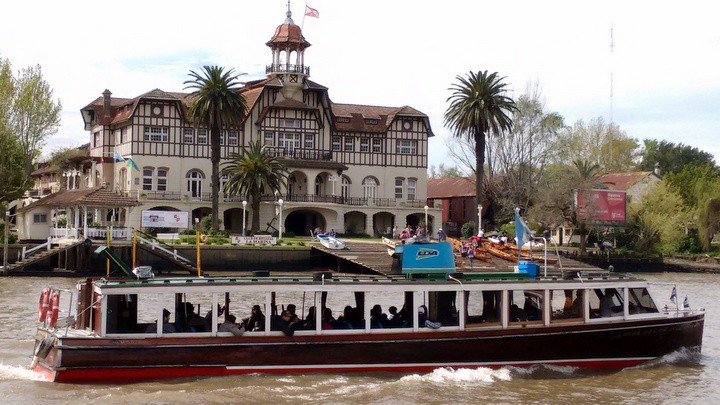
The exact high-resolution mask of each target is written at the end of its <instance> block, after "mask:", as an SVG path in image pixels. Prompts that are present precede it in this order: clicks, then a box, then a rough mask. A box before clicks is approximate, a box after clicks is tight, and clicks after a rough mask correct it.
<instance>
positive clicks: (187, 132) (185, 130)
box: [183, 128, 195, 143]
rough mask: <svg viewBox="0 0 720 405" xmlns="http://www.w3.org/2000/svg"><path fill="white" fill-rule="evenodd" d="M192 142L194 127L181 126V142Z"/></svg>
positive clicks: (193, 139) (193, 140)
mask: <svg viewBox="0 0 720 405" xmlns="http://www.w3.org/2000/svg"><path fill="white" fill-rule="evenodd" d="M188 135H189V138H188ZM188 139H189V140H188ZM194 142H195V129H193V128H183V143H194Z"/></svg>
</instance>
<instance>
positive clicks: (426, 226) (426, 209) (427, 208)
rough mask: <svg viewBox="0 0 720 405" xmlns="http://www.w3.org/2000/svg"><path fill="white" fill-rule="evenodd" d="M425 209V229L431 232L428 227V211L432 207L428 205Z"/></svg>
mask: <svg viewBox="0 0 720 405" xmlns="http://www.w3.org/2000/svg"><path fill="white" fill-rule="evenodd" d="M423 209H424V210H425V229H426V230H427V231H430V226H428V220H427V212H428V210H429V209H430V207H428V206H427V205H426V206H425V207H423Z"/></svg>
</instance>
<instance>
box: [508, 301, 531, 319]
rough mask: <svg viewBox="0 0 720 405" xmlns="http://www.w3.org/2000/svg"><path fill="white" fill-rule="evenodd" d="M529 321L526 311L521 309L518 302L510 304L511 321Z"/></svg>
mask: <svg viewBox="0 0 720 405" xmlns="http://www.w3.org/2000/svg"><path fill="white" fill-rule="evenodd" d="M524 321H527V316H526V315H525V311H523V310H522V309H520V307H519V306H517V304H512V305H510V322H524Z"/></svg>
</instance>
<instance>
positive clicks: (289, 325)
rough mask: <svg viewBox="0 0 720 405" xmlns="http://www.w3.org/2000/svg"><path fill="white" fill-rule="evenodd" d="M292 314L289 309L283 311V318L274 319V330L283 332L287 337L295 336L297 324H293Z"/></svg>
mask: <svg viewBox="0 0 720 405" xmlns="http://www.w3.org/2000/svg"><path fill="white" fill-rule="evenodd" d="M291 319H292V313H291V312H290V311H288V310H287V309H286V310H285V311H283V313H282V316H280V317H274V318H273V324H272V330H276V331H281V332H282V333H284V334H285V335H286V336H292V335H294V334H295V322H292V320H291Z"/></svg>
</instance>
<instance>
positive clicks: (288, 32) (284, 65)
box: [265, 1, 310, 86]
mask: <svg viewBox="0 0 720 405" xmlns="http://www.w3.org/2000/svg"><path fill="white" fill-rule="evenodd" d="M286 16H287V18H286V19H285V22H283V23H282V24H280V25H279V26H278V27H277V28H276V29H275V35H273V37H272V39H270V41H268V42H267V43H266V45H267V46H269V47H270V49H271V50H272V64H270V65H268V66H266V68H265V73H267V75H268V77H278V78H279V79H280V80H282V82H283V84H284V85H285V86H287V85H292V84H296V83H297V84H298V85H302V84H303V82H304V79H305V77H308V76H310V68H309V67H308V66H307V65H305V49H307V48H308V47H310V43H309V42H308V41H307V40H305V37H303V35H302V30H301V29H300V27H299V26H298V25H297V24H295V22H294V21H293V19H292V12H291V11H290V2H289V1H288V11H287V13H286Z"/></svg>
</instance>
